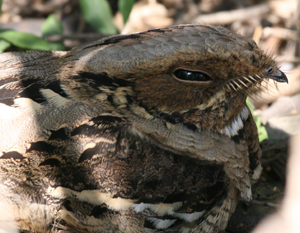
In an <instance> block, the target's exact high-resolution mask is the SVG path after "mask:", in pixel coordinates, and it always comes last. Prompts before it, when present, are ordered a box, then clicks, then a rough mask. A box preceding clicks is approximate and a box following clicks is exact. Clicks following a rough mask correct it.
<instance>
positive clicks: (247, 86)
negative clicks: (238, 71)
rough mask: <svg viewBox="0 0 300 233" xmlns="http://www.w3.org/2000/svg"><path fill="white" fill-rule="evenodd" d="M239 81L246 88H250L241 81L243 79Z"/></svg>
mask: <svg viewBox="0 0 300 233" xmlns="http://www.w3.org/2000/svg"><path fill="white" fill-rule="evenodd" d="M238 81H239V82H240V83H241V84H243V85H244V86H245V87H246V88H248V86H247V85H246V84H245V83H244V82H243V81H242V80H241V79H238Z"/></svg>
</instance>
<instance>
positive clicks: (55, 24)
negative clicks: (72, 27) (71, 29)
mask: <svg viewBox="0 0 300 233" xmlns="http://www.w3.org/2000/svg"><path fill="white" fill-rule="evenodd" d="M41 31H42V34H43V36H52V35H62V33H63V26H62V24H61V22H60V21H59V20H58V19H57V17H56V15H54V14H52V15H49V16H48V18H47V19H46V21H45V23H44V24H43V25H42V28H41ZM48 43H49V45H50V48H51V50H64V49H65V46H64V43H63V42H48Z"/></svg>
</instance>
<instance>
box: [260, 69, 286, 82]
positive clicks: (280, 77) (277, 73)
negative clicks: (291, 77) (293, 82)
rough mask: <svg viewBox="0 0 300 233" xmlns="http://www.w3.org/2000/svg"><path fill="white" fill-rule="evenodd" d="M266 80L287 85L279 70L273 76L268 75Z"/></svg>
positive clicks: (284, 76)
mask: <svg viewBox="0 0 300 233" xmlns="http://www.w3.org/2000/svg"><path fill="white" fill-rule="evenodd" d="M266 77H267V78H271V79H274V80H275V81H277V82H281V83H289V81H288V79H287V77H286V75H285V74H284V73H283V72H282V71H281V70H276V72H275V73H274V74H271V75H270V74H269V75H266Z"/></svg>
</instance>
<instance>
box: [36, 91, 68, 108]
mask: <svg viewBox="0 0 300 233" xmlns="http://www.w3.org/2000/svg"><path fill="white" fill-rule="evenodd" d="M40 92H41V93H42V94H43V96H44V97H45V98H46V99H47V100H48V102H49V103H50V104H53V105H55V106H56V107H61V106H64V105H66V104H68V103H69V102H70V100H68V99H66V98H64V97H62V96H61V95H59V94H57V93H55V92H54V91H52V90H50V89H40Z"/></svg>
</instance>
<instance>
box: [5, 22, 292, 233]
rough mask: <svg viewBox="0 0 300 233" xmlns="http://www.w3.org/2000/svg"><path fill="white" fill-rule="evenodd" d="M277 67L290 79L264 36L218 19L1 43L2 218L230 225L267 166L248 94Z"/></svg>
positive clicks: (168, 227) (137, 228) (60, 224)
mask: <svg viewBox="0 0 300 233" xmlns="http://www.w3.org/2000/svg"><path fill="white" fill-rule="evenodd" d="M268 79H273V80H275V81H278V82H287V78H286V76H285V75H284V74H283V73H282V72H281V71H280V70H279V69H278V67H277V65H276V64H275V61H274V60H273V59H272V58H271V57H270V56H269V55H267V54H265V53H264V52H263V51H261V50H260V49H259V48H258V47H257V45H256V44H255V43H254V42H253V41H252V40H251V39H247V38H244V37H242V36H240V35H237V34H234V33H232V32H230V31H229V30H227V29H225V28H222V27H217V26H207V25H180V26H172V27H168V28H161V29H154V30H150V31H146V32H141V33H136V34H130V35H118V36H112V37H108V38H104V39H102V40H99V41H96V42H94V43H91V44H88V45H85V46H82V47H79V48H74V49H72V50H71V51H69V52H46V51H27V52H16V53H5V54H2V55H0V156H1V157H0V196H1V198H0V206H1V210H2V211H1V213H0V221H1V226H2V228H3V227H4V226H5V227H6V228H5V229H10V230H7V231H8V232H12V231H13V229H14V228H17V229H20V231H21V232H104V233H106V232H119V233H121V232H128V233H140V232H182V233H187V232H204V233H215V232H219V231H221V230H224V229H225V227H226V225H227V221H228V219H229V218H230V216H231V214H232V213H233V212H234V210H235V207H236V204H237V202H238V200H239V198H244V199H246V200H250V199H251V184H253V183H254V182H255V181H256V180H257V179H258V178H259V176H260V171H261V165H260V162H259V160H260V156H261V151H260V148H259V142H258V135H257V129H256V125H255V123H254V121H253V118H252V116H251V113H250V111H249V109H248V107H247V106H246V97H247V96H248V94H249V93H251V92H253V91H255V89H256V88H257V87H259V85H260V83H261V82H263V81H265V80H268ZM0 228H1V227H0ZM3 229H4V228H3Z"/></svg>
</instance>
